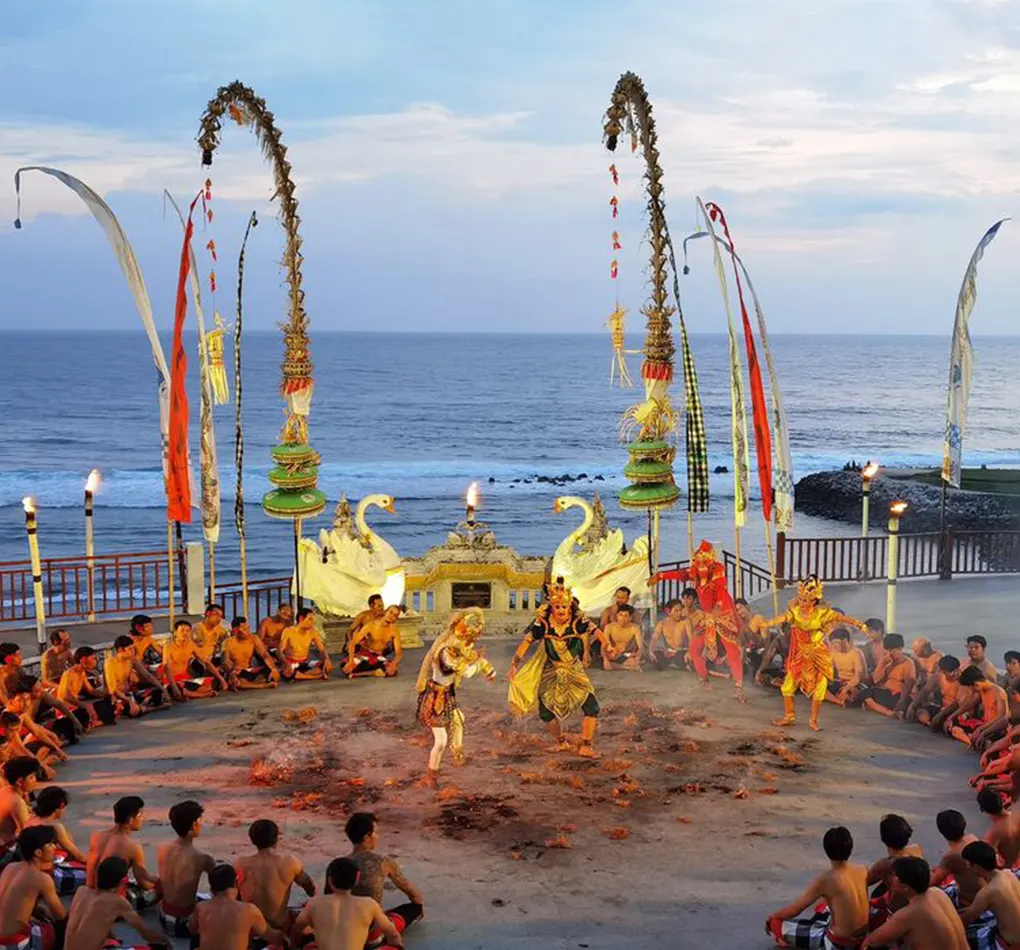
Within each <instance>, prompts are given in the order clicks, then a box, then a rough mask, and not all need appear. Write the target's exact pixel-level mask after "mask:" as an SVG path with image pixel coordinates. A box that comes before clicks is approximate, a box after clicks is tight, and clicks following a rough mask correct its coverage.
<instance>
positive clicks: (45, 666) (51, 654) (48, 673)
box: [39, 627, 73, 691]
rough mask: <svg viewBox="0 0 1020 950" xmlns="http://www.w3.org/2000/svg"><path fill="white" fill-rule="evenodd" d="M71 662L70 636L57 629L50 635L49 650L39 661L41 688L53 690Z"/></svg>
mask: <svg viewBox="0 0 1020 950" xmlns="http://www.w3.org/2000/svg"><path fill="white" fill-rule="evenodd" d="M72 662H73V661H72V658H71V634H69V633H68V632H67V631H66V630H65V629H64V628H63V627H58V628H57V629H56V630H54V631H53V632H52V633H51V634H50V646H49V649H47V650H46V652H45V653H44V654H43V655H42V657H40V660H39V667H40V673H41V674H42V681H43V686H44V687H45V688H46V689H48V690H51V691H52V690H55V689H56V688H57V684H58V683H59V682H60V677H61V676H63V675H64V670H66V669H67V668H68V667H69V666H70V665H71V663H72Z"/></svg>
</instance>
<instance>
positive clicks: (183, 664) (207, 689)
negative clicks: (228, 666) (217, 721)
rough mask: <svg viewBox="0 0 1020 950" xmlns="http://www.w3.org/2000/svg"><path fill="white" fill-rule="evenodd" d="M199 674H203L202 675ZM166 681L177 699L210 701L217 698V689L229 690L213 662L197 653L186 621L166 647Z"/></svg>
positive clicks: (164, 669)
mask: <svg viewBox="0 0 1020 950" xmlns="http://www.w3.org/2000/svg"><path fill="white" fill-rule="evenodd" d="M196 670H201V675H198V674H196ZM163 678H164V682H165V683H166V684H167V688H168V689H169V690H170V692H171V694H172V695H173V697H174V699H207V698H208V697H210V696H214V695H215V694H216V687H217V686H219V688H220V689H226V688H227V681H226V680H225V679H224V678H223V677H222V676H221V675H220V671H219V670H218V669H216V667H215V666H213V664H212V661H211V660H206V659H205V658H204V657H203V656H202V655H201V654H200V653H199V652H198V646H197V644H196V643H195V641H194V639H193V638H192V628H191V624H190V623H189V622H188V621H187V620H178V621H177V622H176V623H175V624H174V630H173V633H171V634H170V636H169V638H168V639H167V641H166V643H164V644H163Z"/></svg>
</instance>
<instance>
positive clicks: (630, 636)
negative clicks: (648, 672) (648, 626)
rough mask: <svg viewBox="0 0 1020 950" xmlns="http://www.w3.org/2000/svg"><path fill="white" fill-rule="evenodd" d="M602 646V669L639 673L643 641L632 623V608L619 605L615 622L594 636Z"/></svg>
mask: <svg viewBox="0 0 1020 950" xmlns="http://www.w3.org/2000/svg"><path fill="white" fill-rule="evenodd" d="M595 636H596V639H598V640H599V642H600V643H601V644H602V669H604V670H631V671H636V672H640V671H641V660H642V656H643V654H644V641H643V639H642V637H641V628H640V627H639V626H638V625H637V624H636V623H635V622H634V608H633V607H631V606H630V604H620V606H619V607H618V608H617V610H616V620H614V621H612V622H611V623H609V624H607V625H606V626H605V627H604V628H603V629H601V630H600V631H599V632H598V633H597V634H596V635H595Z"/></svg>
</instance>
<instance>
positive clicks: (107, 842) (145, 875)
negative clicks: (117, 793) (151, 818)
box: [85, 795, 159, 910]
mask: <svg viewBox="0 0 1020 950" xmlns="http://www.w3.org/2000/svg"><path fill="white" fill-rule="evenodd" d="M144 823H145V802H143V801H142V800H141V799H140V798H139V797H138V796H137V795H126V796H125V797H124V798H119V799H117V801H116V802H115V803H114V806H113V827H112V828H109V829H107V830H106V831H97V832H95V833H94V834H93V835H92V839H91V840H90V841H89V854H88V860H87V861H86V864H85V883H86V884H87V885H88V886H89V887H93V888H94V887H95V886H96V869H97V868H98V867H99V865H100V864H101V863H102V862H103V861H105V860H106V859H107V858H122V859H123V860H124V861H126V862H127V865H128V870H129V871H130V872H131V873H132V874H133V875H134V880H133V881H132V880H129V879H125V880H124V882H123V887H122V888H121V890H120V893H121V895H122V896H123V897H126V898H127V899H128V900H129V901H130V902H131V906H132V907H134V908H135V909H136V910H143V909H144V908H146V907H151V906H152V905H153V904H155V903H156V901H157V900H158V898H159V890H158V889H157V885H158V884H159V880H158V879H157V878H156V877H155V876H154V875H152V874H150V873H149V871H148V870H147V869H146V867H145V851H144V849H143V848H142V846H141V845H140V844H139V843H138V842H137V841H135V840H134V839H133V838H132V837H131V835H132V834H134V832H136V831H140V830H141V827H142V825H143V824H144Z"/></svg>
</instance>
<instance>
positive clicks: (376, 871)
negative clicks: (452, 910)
mask: <svg viewBox="0 0 1020 950" xmlns="http://www.w3.org/2000/svg"><path fill="white" fill-rule="evenodd" d="M378 827H379V825H378V822H377V820H376V817H375V815H373V814H372V813H371V812H356V813H355V814H353V815H351V817H350V818H348V819H347V826H346V827H345V828H344V831H345V832H346V833H347V837H348V838H349V839H350V842H351V844H352V845H354V850H353V851H352V852H351V853H350V854H349V855H347V857H348V858H349V859H350V860H351V861H353V862H354V864H355V866H356V867H357V869H358V871H359V872H360V877H359V878H358V883H357V884H356V885H355V886H354V888H353V890H352V893H353V894H355V895H356V896H360V897H371V898H372V900H374V901H375V902H376V903H377V904H382V900H383V888H384V887H385V886H386V882H387V881H390V882H391V883H392V884H393V886H394V887H396V888H397V889H398V890H400V891H403V893H404V895H405V896H406V897H407V903H404V904H400V905H399V906H398V907H394V908H393V909H392V910H388V911H386V916H387V917H388V918H389V920H390V921H391V922H392V923H393V926H394V927H396V928H397V932H398V933H401V934H402V933H403V932H404V931H405V930H407V928H408V927H410V926H411V924H413V923H414V922H415V921H417V920H422V919H423V918H424V917H425V901H424V898H423V897H422V895H421V892H420V891H419V890H418V888H416V887H415V886H414V885H413V884H412V883H411V882H410V881H409V880H408V879H407V878H406V877H405V876H404V873H403V871H401V870H400V865H399V864H397V862H396V861H395V860H394V859H393V858H390V857H386V856H384V855H381V854H377V853H376V850H375V849H376V848H377V847H378V845H379V835H378V830H377V829H378ZM375 936H376V934H374V933H373V938H374V937H375Z"/></svg>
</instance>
